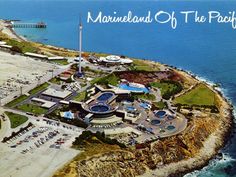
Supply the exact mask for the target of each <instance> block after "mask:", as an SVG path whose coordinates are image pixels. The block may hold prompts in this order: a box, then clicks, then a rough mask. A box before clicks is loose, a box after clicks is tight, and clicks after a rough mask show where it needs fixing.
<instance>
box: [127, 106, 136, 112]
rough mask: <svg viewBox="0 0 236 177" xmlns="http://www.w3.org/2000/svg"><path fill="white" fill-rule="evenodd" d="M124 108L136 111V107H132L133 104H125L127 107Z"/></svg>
mask: <svg viewBox="0 0 236 177" xmlns="http://www.w3.org/2000/svg"><path fill="white" fill-rule="evenodd" d="M126 110H127V111H136V108H135V107H133V106H127V107H126Z"/></svg>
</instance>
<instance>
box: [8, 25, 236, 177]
mask: <svg viewBox="0 0 236 177" xmlns="http://www.w3.org/2000/svg"><path fill="white" fill-rule="evenodd" d="M6 28H8V29H9V30H10V32H11V33H12V36H16V37H17V38H18V39H20V40H23V41H29V40H28V39H26V40H24V39H22V38H21V37H20V35H18V34H17V33H16V32H15V31H14V29H12V28H11V27H9V26H8V27H6ZM5 34H6V33H5ZM12 36H11V35H10V37H12ZM29 42H32V41H29ZM33 43H34V42H33ZM45 46H50V47H54V48H61V49H66V48H63V47H56V46H51V45H45ZM66 50H68V51H74V50H71V49H66ZM141 60H143V59H141ZM146 61H147V60H146ZM151 61H152V60H151ZM148 62H149V60H148ZM152 62H155V61H152ZM157 63H159V62H157ZM160 64H161V65H165V66H167V67H170V68H172V69H174V70H176V71H178V72H183V73H185V74H186V75H187V76H191V77H192V78H193V79H195V80H197V81H201V82H204V84H206V85H207V86H208V87H210V88H211V89H212V90H213V91H214V92H215V93H216V94H217V95H219V97H220V98H221V99H222V102H223V103H224V105H226V106H228V108H227V111H228V112H229V117H227V116H225V117H224V118H225V121H228V122H226V123H227V125H228V126H227V128H226V127H225V128H224V129H221V130H220V131H219V130H218V131H215V132H214V133H213V134H215V135H212V134H211V135H210V136H209V137H208V138H207V140H205V142H204V147H202V148H201V150H200V151H201V152H199V154H198V156H199V157H193V158H190V159H187V160H186V161H188V160H191V159H194V158H195V160H196V161H193V162H192V163H194V164H195V167H193V168H191V167H189V166H184V164H182V168H184V170H183V171H182V170H179V168H180V166H181V164H178V163H181V161H180V162H176V163H171V164H168V165H166V167H165V166H164V167H161V170H162V171H163V175H164V174H166V173H165V172H166V171H167V172H170V170H169V169H168V170H167V168H168V166H169V168H171V169H173V168H175V170H174V171H173V172H171V173H169V176H173V177H174V176H176V175H177V176H183V175H185V174H187V173H189V172H193V171H195V170H199V169H202V168H203V167H204V166H206V165H208V164H209V161H210V160H212V159H214V158H215V157H216V155H217V154H218V153H219V150H220V149H222V148H223V147H225V146H226V145H227V143H228V141H229V139H230V138H231V133H232V131H233V127H234V114H233V109H234V107H233V105H232V103H231V101H230V99H229V98H227V97H226V96H225V94H224V93H223V91H222V90H217V89H216V88H220V87H216V88H214V87H213V85H214V83H213V82H211V81H208V80H205V79H203V78H201V77H199V76H197V75H196V74H194V73H192V72H191V71H186V70H183V69H181V68H177V67H174V66H170V65H168V64H162V63H160ZM223 103H222V104H223ZM216 137H217V138H216ZM214 138H215V139H214ZM209 139H210V140H209ZM212 139H214V140H215V144H214V145H215V146H214V147H211V149H210V150H211V151H210V152H209V149H208V147H205V146H206V145H207V144H208V145H209V142H211V140H212ZM208 141H209V142H208ZM201 153H202V154H201ZM209 154H210V155H209ZM203 157H204V158H206V159H204V160H203ZM195 162H197V164H196V163H195ZM185 163H186V162H185ZM186 164H187V165H188V164H189V162H187V163H186ZM172 165H173V166H174V167H173V166H172ZM178 165H179V166H178ZM158 170H159V171H158ZM155 171H158V172H160V169H158V168H157V169H155V170H154V171H151V173H153V172H155ZM147 173H148V172H146V173H144V174H143V175H142V176H147ZM150 176H152V174H150Z"/></svg>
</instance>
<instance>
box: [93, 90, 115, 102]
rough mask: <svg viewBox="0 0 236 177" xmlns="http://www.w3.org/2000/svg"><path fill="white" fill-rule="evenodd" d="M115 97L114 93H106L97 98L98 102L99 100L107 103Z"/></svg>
mask: <svg viewBox="0 0 236 177" xmlns="http://www.w3.org/2000/svg"><path fill="white" fill-rule="evenodd" d="M113 95H114V93H112V92H105V93H102V94H101V95H100V96H99V97H98V98H97V100H98V101H107V100H109V99H110V98H111V97H112V96H113Z"/></svg>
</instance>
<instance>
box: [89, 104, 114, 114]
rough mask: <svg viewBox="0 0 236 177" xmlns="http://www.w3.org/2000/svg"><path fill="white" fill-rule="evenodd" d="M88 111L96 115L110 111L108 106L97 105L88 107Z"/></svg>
mask: <svg viewBox="0 0 236 177" xmlns="http://www.w3.org/2000/svg"><path fill="white" fill-rule="evenodd" d="M90 110H91V111H93V112H97V113H105V112H107V111H109V110H110V108H109V106H108V105H105V104H97V105H93V106H91V107H90Z"/></svg>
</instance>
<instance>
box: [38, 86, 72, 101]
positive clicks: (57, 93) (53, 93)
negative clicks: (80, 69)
mask: <svg viewBox="0 0 236 177" xmlns="http://www.w3.org/2000/svg"><path fill="white" fill-rule="evenodd" d="M71 94H72V92H70V91H67V90H56V89H54V88H48V89H47V90H45V91H44V92H43V93H42V95H46V96H49V97H54V98H59V99H65V98H67V97H68V96H70V95H71Z"/></svg>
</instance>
